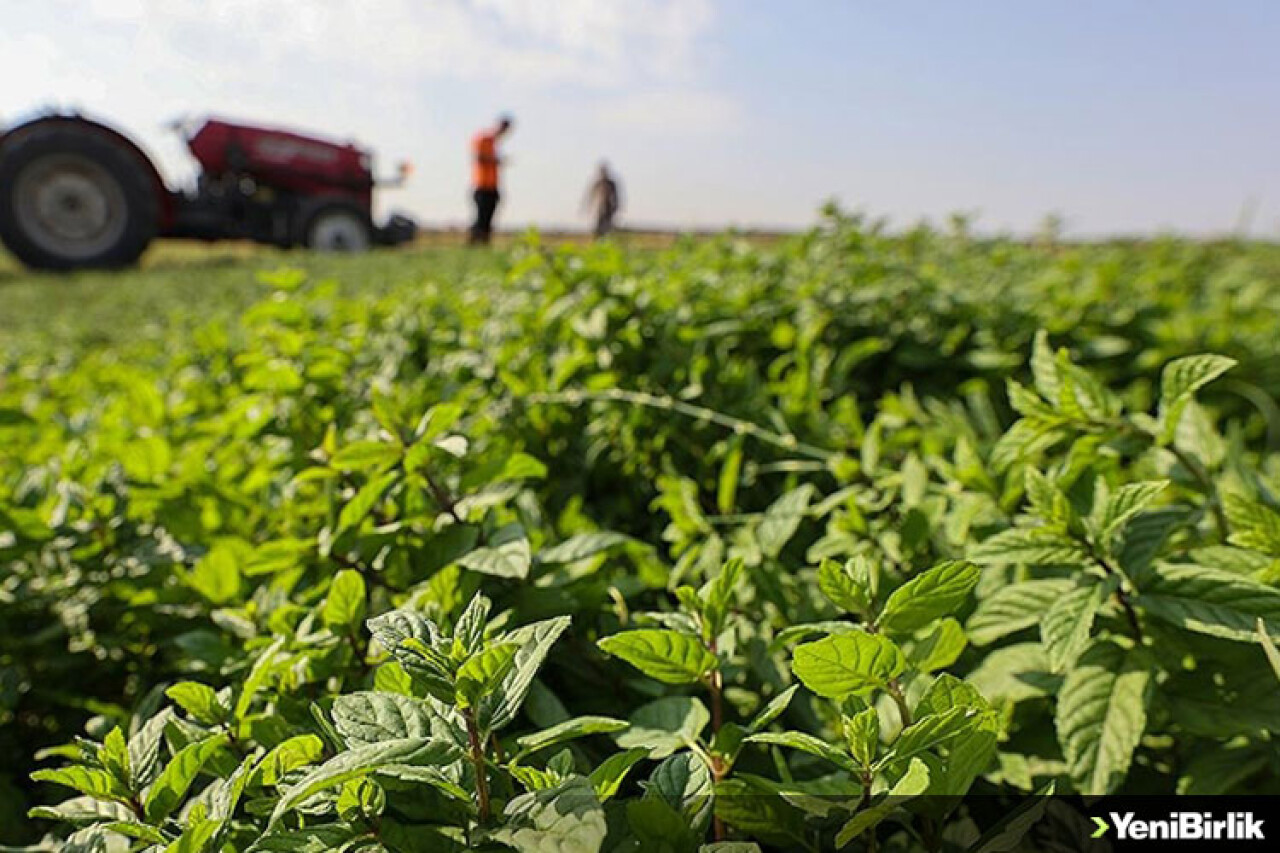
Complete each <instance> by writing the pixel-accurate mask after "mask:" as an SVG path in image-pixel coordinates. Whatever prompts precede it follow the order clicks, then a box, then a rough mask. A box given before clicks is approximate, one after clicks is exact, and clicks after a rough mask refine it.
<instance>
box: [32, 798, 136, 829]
mask: <svg viewBox="0 0 1280 853" xmlns="http://www.w3.org/2000/svg"><path fill="white" fill-rule="evenodd" d="M28 817H33V818H40V819H42V820H56V821H64V822H66V823H71V824H84V823H100V822H102V821H111V820H129V819H131V818H133V817H134V813H133V809H131V808H129V807H128V806H126V805H125V804H124V803H122V802H118V801H115V800H101V799H98V798H97V797H94V796H90V795H88V794H85V795H82V796H79V797H72V798H71V799H69V800H63V801H62V802H60V803H58V804H57V805H56V806H36V807H35V808H33V809H31V811H30V812H28Z"/></svg>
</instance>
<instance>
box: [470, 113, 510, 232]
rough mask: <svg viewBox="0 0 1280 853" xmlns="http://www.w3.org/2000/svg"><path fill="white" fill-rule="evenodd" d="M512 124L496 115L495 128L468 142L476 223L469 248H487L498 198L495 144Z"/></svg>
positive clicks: (484, 131)
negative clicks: (480, 246) (483, 246)
mask: <svg viewBox="0 0 1280 853" xmlns="http://www.w3.org/2000/svg"><path fill="white" fill-rule="evenodd" d="M513 124H514V121H513V120H512V118H511V116H507V115H504V116H499V117H498V123H497V124H496V125H494V126H493V127H492V128H490V129H489V130H482V131H480V132H479V133H477V134H476V136H475V139H473V140H471V154H472V159H473V165H472V169H471V185H472V190H473V192H472V198H473V199H475V203H476V221H475V224H474V225H472V226H471V240H470V242H471V244H472V245H477V244H479V245H487V244H488V243H489V240H490V238H491V237H492V236H493V215H494V213H495V212H496V211H497V209H498V202H499V201H500V200H501V198H502V197H501V195H500V194H499V193H498V167H499V166H501V165H502V158H501V157H499V156H498V141H499V140H500V139H502V137H504V136H506V135H507V132H508V131H510V130H511V127H512V125H513Z"/></svg>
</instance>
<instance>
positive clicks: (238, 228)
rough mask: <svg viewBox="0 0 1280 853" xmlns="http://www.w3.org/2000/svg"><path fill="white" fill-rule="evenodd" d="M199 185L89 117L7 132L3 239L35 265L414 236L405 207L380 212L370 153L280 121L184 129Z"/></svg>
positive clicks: (0, 164) (1, 173)
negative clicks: (231, 245)
mask: <svg viewBox="0 0 1280 853" xmlns="http://www.w3.org/2000/svg"><path fill="white" fill-rule="evenodd" d="M186 141H187V146H188V147H189V148H190V149H191V153H192V155H193V156H194V157H195V159H196V161H197V162H198V163H199V164H200V175H199V178H198V180H197V183H196V186H195V188H194V189H193V190H189V191H184V192H178V191H174V190H170V189H169V188H168V187H167V186H166V185H165V183H164V180H163V179H162V178H161V177H160V173H159V171H158V170H157V169H156V167H155V164H153V163H152V162H151V160H150V159H149V158H148V157H147V155H146V154H144V153H143V151H142V149H141V148H140V147H138V145H136V144H135V143H134V142H133V141H131V140H130V139H129V138H128V137H126V136H125V135H124V134H122V133H120V132H119V131H116V130H113V129H112V128H110V127H108V126H106V125H105V124H102V123H100V122H97V121H92V120H90V119H87V118H84V117H83V116H80V115H48V116H43V117H40V118H37V119H34V120H32V121H28V122H26V123H25V124H21V125H18V126H17V127H14V128H11V129H9V130H7V131H0V240H3V241H4V244H5V245H6V246H7V247H8V248H9V251H11V252H13V254H14V255H16V256H17V257H18V258H19V259H20V260H22V261H23V262H24V263H26V264H27V265H28V266H31V267H37V268H41V269H55V270H69V269H78V268H83V267H121V266H127V265H129V264H132V263H134V262H135V261H136V260H137V259H138V257H139V256H140V255H141V254H142V253H143V251H144V250H145V249H146V248H147V246H148V244H150V242H151V241H152V239H154V238H156V237H182V238H188V239H197V240H254V241H256V242H259V243H267V244H270V245H275V246H282V247H290V246H305V247H308V248H312V249H319V250H328V251H362V250H364V249H367V248H369V247H370V246H372V245H374V244H382V245H395V244H398V243H404V242H406V241H408V240H412V239H413V237H414V234H415V232H416V227H415V225H414V223H413V221H412V220H410V219H408V218H406V217H404V216H398V215H396V216H392V217H391V218H390V219H389V221H387V222H386V223H385V224H383V225H381V226H376V225H375V224H374V222H373V188H374V186H375V185H378V184H384V185H385V184H388V183H399V182H401V181H403V178H404V176H405V174H406V172H407V168H406V167H401V174H400V177H399V179H398V180H396V181H390V182H388V181H375V179H374V177H373V168H372V157H371V156H370V154H369V152H367V151H364V150H362V149H360V148H357V147H355V146H354V145H350V144H347V145H340V144H336V143H333V142H327V141H325V140H322V139H316V138H313V137H309V136H301V135H298V134H294V133H288V132H285V131H281V130H272V129H268V128H262V127H253V126H250V125H241V124H232V123H229V122H224V121H217V120H213V119H210V120H208V121H205V122H204V123H203V124H201V125H200V126H199V127H198V128H196V129H195V130H194V132H193V133H190V134H186Z"/></svg>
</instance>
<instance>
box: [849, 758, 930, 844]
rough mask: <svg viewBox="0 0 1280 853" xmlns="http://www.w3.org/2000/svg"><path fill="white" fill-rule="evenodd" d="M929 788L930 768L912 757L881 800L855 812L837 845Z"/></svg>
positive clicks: (859, 833)
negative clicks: (903, 771)
mask: <svg viewBox="0 0 1280 853" xmlns="http://www.w3.org/2000/svg"><path fill="white" fill-rule="evenodd" d="M928 788H929V768H928V767H927V766H926V765H925V763H924V762H923V761H921V760H920V759H918V758H913V759H911V763H910V764H909V765H907V771H906V772H905V773H903V774H902V777H901V778H900V779H899V780H898V781H897V782H895V783H894V785H893V787H892V788H890V789H889V793H888V794H887V795H885V797H884V798H883V799H881V800H880V801H879V802H877V803H875V804H874V805H871V806H869V807H867V808H865V809H863V810H861V811H859V812H858V813H857V814H855V815H854V816H853V817H852V818H850V820H849V821H848V823H846V824H845V825H844V826H843V827H841V829H840V831H839V832H838V833H836V847H844V846H845V845H847V844H848V843H849V842H850V841H852V840H853V839H855V838H857V837H858V836H859V835H861V834H862V833H864V832H866V831H867V830H869V829H874V828H875V827H876V826H878V825H879V824H880V822H881V821H883V820H884V819H885V818H887V817H888V816H889V814H890V813H891V812H892V811H893V810H894V809H896V808H897V807H898V806H900V805H902V804H903V803H905V802H906V801H908V800H911V799H914V798H915V797H918V796H920V795H921V794H923V793H924V792H925V791H926V790H928Z"/></svg>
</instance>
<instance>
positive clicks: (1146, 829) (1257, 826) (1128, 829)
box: [1093, 812, 1266, 841]
mask: <svg viewBox="0 0 1280 853" xmlns="http://www.w3.org/2000/svg"><path fill="white" fill-rule="evenodd" d="M1108 815H1109V816H1110V818H1111V823H1107V821H1105V820H1103V819H1102V818H1100V817H1097V816H1096V815H1095V816H1094V818H1093V823H1094V825H1095V826H1096V827H1097V829H1095V830H1094V832H1093V837H1094V838H1101V837H1102V836H1104V835H1107V834H1109V833H1110V832H1111V830H1112V829H1113V828H1114V829H1115V837H1116V838H1117V839H1118V840H1120V841H1263V840H1265V839H1266V836H1265V835H1263V834H1262V824H1263V823H1264V822H1265V821H1263V820H1262V818H1257V817H1254V816H1253V813H1252V812H1230V813H1228V814H1227V816H1226V817H1225V818H1215V817H1214V815H1213V812H1170V813H1169V817H1168V819H1167V820H1166V819H1159V820H1148V819H1145V818H1140V817H1137V816H1136V815H1135V814H1134V813H1133V812H1108ZM1113 825H1114V827H1113Z"/></svg>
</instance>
